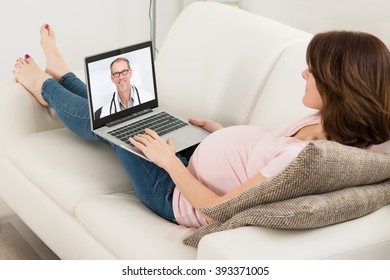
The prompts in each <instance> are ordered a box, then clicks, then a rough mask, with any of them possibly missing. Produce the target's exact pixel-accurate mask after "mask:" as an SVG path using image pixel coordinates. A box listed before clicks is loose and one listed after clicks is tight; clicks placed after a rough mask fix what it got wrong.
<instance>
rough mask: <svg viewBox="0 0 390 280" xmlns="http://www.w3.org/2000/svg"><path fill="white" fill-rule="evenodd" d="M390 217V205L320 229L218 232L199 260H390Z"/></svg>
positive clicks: (202, 243) (203, 247)
mask: <svg viewBox="0 0 390 280" xmlns="http://www.w3.org/2000/svg"><path fill="white" fill-rule="evenodd" d="M389 215H390V205H387V206H385V207H382V208H381V209H379V210H377V211H375V212H373V213H370V214H368V215H366V216H363V217H361V218H359V219H355V220H351V221H347V222H343V223H339V224H335V225H331V226H327V227H323V228H317V229H308V230H280V229H272V228H264V227H255V226H248V227H241V228H236V229H233V230H228V231H222V232H217V233H213V234H209V235H206V236H205V237H203V238H202V239H201V241H200V243H199V245H198V254H197V258H198V259H205V260H210V259H219V260H223V259H225V260H228V259H247V260H249V259H252V260H272V259H279V260H280V259H286V260H291V259H301V260H309V259H389V258H390V235H389V233H390V223H383V221H386V220H388V217H389ZM356 233H359V234H356ZM302 248H304V249H302Z"/></svg>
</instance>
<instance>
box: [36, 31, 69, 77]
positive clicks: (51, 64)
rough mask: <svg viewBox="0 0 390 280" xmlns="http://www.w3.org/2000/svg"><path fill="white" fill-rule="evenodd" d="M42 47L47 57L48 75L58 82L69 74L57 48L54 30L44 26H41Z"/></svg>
mask: <svg viewBox="0 0 390 280" xmlns="http://www.w3.org/2000/svg"><path fill="white" fill-rule="evenodd" d="M40 32H41V45H42V49H43V52H44V53H45V56H46V64H47V65H46V70H45V71H46V73H48V74H49V75H50V76H52V77H53V78H54V79H56V80H57V81H58V80H59V79H60V78H61V77H62V76H64V75H65V74H66V73H68V72H69V68H68V66H66V63H65V60H64V59H63V57H62V55H61V53H60V51H59V50H58V48H57V44H56V38H55V33H54V31H53V29H52V28H51V27H50V26H49V25H48V24H44V25H42V26H41V29H40Z"/></svg>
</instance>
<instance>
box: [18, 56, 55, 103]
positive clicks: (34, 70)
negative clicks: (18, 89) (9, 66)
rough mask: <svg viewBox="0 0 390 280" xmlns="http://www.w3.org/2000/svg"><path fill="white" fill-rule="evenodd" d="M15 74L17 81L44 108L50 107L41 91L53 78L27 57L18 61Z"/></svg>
mask: <svg viewBox="0 0 390 280" xmlns="http://www.w3.org/2000/svg"><path fill="white" fill-rule="evenodd" d="M13 73H14V76H15V79H16V81H17V82H18V83H20V84H21V85H22V86H24V87H25V88H26V89H27V90H28V91H29V92H31V93H32V94H33V96H34V97H35V98H36V99H37V100H38V102H39V103H40V104H41V105H42V106H45V107H48V106H49V104H47V102H46V101H45V100H44V99H43V98H42V94H41V91H42V85H43V82H44V81H46V80H47V79H50V78H51V76H50V75H49V74H47V73H46V72H45V71H43V70H42V69H40V68H39V66H38V65H37V64H36V63H35V62H34V60H33V59H32V58H31V57H29V56H28V55H26V58H25V59H23V58H20V59H18V60H17V61H16V64H15V69H14V71H13Z"/></svg>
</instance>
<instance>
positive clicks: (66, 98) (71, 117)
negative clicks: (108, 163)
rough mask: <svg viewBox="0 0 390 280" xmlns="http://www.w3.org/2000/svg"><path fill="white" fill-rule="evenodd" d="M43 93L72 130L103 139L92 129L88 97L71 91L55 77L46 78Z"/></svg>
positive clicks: (93, 138)
mask: <svg viewBox="0 0 390 280" xmlns="http://www.w3.org/2000/svg"><path fill="white" fill-rule="evenodd" d="M72 75H73V74H72ZM64 77H65V76H64ZM69 78H70V77H69ZM41 93H42V98H43V99H44V100H45V102H47V104H49V106H50V107H52V108H53V109H54V110H55V111H56V113H57V115H58V117H59V118H60V119H61V121H62V122H63V123H64V124H65V125H66V126H67V127H68V128H69V129H70V130H71V131H72V132H74V133H75V134H77V135H79V136H80V137H83V138H86V139H90V140H101V138H100V137H98V136H97V135H96V134H95V133H93V132H92V130H91V120H90V115H89V107H88V100H87V99H86V98H84V97H81V96H79V95H76V94H74V93H73V92H70V91H69V90H67V89H66V88H64V87H63V86H62V85H61V84H59V83H58V82H57V81H56V80H55V79H47V80H45V81H44V82H43V84H42V90H41Z"/></svg>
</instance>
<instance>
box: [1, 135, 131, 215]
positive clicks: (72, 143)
mask: <svg viewBox="0 0 390 280" xmlns="http://www.w3.org/2000/svg"><path fill="white" fill-rule="evenodd" d="M7 151H8V153H7V154H8V159H9V160H10V162H11V163H12V165H13V166H14V167H15V169H17V170H19V171H20V172H21V173H22V174H23V175H24V176H25V177H26V178H27V179H28V180H30V181H31V182H32V183H33V184H34V185H35V186H37V188H39V189H40V190H41V191H42V192H44V193H45V194H46V195H47V196H49V197H50V199H52V200H53V201H55V202H56V203H57V204H58V205H59V206H60V207H62V208H63V209H64V210H65V211H67V212H68V213H69V214H71V215H74V207H75V206H76V205H77V203H79V202H80V200H81V199H83V198H84V197H87V196H90V195H94V194H109V193H114V192H120V191H128V190H131V189H132V186H131V183H130V181H129V178H128V176H127V174H126V172H125V170H124V169H123V167H122V165H121V163H120V161H119V160H118V159H117V157H116V155H115V153H114V152H113V150H112V149H111V147H110V146H109V145H107V144H105V143H102V142H98V141H88V140H84V139H81V138H80V137H78V136H76V135H74V134H73V133H72V132H70V131H69V130H68V129H66V128H60V129H54V130H49V131H45V132H40V133H35V134H31V135H29V136H26V137H23V138H20V139H19V140H18V141H15V142H14V143H12V144H11V145H10V146H9V147H8V148H7Z"/></svg>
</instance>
